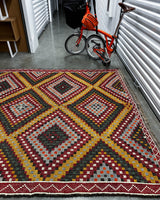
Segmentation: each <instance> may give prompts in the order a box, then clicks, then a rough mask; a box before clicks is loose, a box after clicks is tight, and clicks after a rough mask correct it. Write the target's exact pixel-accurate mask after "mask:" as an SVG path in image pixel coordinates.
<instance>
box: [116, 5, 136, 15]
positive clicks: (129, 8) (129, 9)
mask: <svg viewBox="0 0 160 200" xmlns="http://www.w3.org/2000/svg"><path fill="white" fill-rule="evenodd" d="M119 6H120V7H121V8H122V10H123V12H124V13H126V12H130V11H132V10H135V8H133V7H131V6H126V5H125V4H124V3H119Z"/></svg>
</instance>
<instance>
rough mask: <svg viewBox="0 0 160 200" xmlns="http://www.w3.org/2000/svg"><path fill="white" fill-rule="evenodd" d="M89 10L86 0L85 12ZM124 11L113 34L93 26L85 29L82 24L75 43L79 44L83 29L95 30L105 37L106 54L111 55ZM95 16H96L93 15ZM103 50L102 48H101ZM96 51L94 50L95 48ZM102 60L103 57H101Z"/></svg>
mask: <svg viewBox="0 0 160 200" xmlns="http://www.w3.org/2000/svg"><path fill="white" fill-rule="evenodd" d="M88 11H89V5H88V1H87V0H86V13H87V12H88ZM123 15H124V13H121V16H120V19H119V22H118V24H117V27H116V29H115V32H114V34H113V35H110V34H109V33H107V32H105V31H103V30H101V29H97V28H93V29H87V28H86V27H85V26H83V25H82V27H81V30H80V36H79V39H78V40H77V45H79V43H80V41H81V38H82V35H83V31H84V30H87V31H95V32H96V33H101V34H102V35H103V36H104V38H105V45H106V50H107V53H108V56H109V57H111V54H112V53H113V51H114V49H113V48H112V45H113V43H114V40H115V39H116V38H117V32H118V28H119V26H120V23H121V20H122V18H123ZM95 17H96V16H95ZM108 39H110V40H108ZM103 51H104V50H103ZM95 53H96V50H95ZM102 60H103V59H102Z"/></svg>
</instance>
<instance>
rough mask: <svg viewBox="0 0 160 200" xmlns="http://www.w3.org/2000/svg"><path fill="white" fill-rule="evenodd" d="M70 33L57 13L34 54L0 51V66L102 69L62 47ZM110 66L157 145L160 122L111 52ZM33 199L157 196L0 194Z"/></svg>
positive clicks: (122, 199)
mask: <svg viewBox="0 0 160 200" xmlns="http://www.w3.org/2000/svg"><path fill="white" fill-rule="evenodd" d="M72 32H73V30H72V29H70V28H69V27H67V25H66V24H65V21H64V18H63V17H62V15H59V14H57V15H56V17H55V18H54V21H53V23H52V24H49V25H48V26H47V27H46V30H45V31H44V32H43V34H42V35H41V37H40V38H39V47H38V49H37V51H36V53H34V54H30V53H20V52H19V53H18V54H17V55H16V56H15V57H14V58H10V56H9V54H8V53H0V69H106V68H105V67H104V66H103V65H102V63H101V62H100V61H94V60H92V59H90V58H89V57H88V56H87V54H86V52H84V53H83V54H81V55H77V56H72V55H69V54H68V53H67V52H66V51H65V49H64V42H65V39H66V38H67V37H68V36H69V34H71V33H72ZM109 68H110V69H114V68H119V69H120V70H121V72H122V74H123V76H124V78H125V80H126V82H127V84H128V85H129V87H130V89H131V91H132V94H134V96H135V98H136V99H137V100H138V102H139V106H140V107H141V110H142V112H143V113H144V116H145V119H146V121H147V122H148V123H147V124H148V127H149V128H150V130H152V134H153V136H154V138H155V141H156V143H157V145H159V144H160V137H159V132H160V131H159V130H160V123H159V121H158V119H157V118H156V116H155V115H154V113H153V111H152V110H151V108H150V107H149V105H148V103H147V102H146V100H145V98H144V97H143V95H142V94H141V92H140V90H139V89H138V88H136V87H135V85H134V81H133V80H132V78H131V77H130V75H129V74H128V72H127V71H126V69H125V67H124V65H123V64H122V62H121V61H120V59H119V57H118V56H117V55H116V54H114V55H113V56H112V58H111V65H110V67H109ZM29 198H31V199H33V200H40V199H44V200H50V199H52V200H54V199H55V200H63V199H65V200H90V199H92V200H141V199H150V200H154V199H160V197H133V196H132V197H131V196H124V195H121V196H119V195H118V196H115V195H113V196H112V195H106V196H87V197H82V196H74V197H49V196H48V197H46V196H33V197H0V199H13V200H15V199H19V200H22V199H23V200H25V199H29Z"/></svg>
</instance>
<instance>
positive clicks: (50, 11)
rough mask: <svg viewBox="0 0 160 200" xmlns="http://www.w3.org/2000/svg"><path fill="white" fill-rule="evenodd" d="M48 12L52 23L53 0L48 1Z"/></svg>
mask: <svg viewBox="0 0 160 200" xmlns="http://www.w3.org/2000/svg"><path fill="white" fill-rule="evenodd" d="M48 10H49V21H50V22H52V21H53V18H52V7H51V0H48Z"/></svg>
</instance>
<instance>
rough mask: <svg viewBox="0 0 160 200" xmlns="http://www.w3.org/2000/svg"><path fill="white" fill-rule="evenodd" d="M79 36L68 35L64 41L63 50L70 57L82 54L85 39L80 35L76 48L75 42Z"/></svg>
mask: <svg viewBox="0 0 160 200" xmlns="http://www.w3.org/2000/svg"><path fill="white" fill-rule="evenodd" d="M79 36H80V34H78V33H75V34H72V35H70V36H69V37H68V38H67V39H66V41H65V49H66V51H67V52H68V53H70V54H72V55H78V54H80V53H82V52H83V51H84V49H85V47H86V37H85V36H84V35H82V38H81V41H80V44H79V45H78V46H77V45H76V41H77V40H78V38H79Z"/></svg>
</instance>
